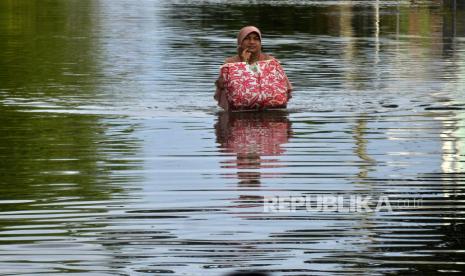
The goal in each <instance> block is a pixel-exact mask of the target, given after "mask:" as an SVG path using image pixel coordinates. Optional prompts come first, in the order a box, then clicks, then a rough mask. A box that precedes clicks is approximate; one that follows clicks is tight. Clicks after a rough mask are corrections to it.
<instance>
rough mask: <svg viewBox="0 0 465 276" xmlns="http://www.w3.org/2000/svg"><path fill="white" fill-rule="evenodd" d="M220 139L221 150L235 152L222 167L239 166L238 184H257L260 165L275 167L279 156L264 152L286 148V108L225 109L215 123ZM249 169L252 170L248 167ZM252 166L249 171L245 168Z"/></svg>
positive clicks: (279, 150) (254, 185)
mask: <svg viewBox="0 0 465 276" xmlns="http://www.w3.org/2000/svg"><path fill="white" fill-rule="evenodd" d="M215 129H216V137H217V142H218V143H219V144H220V145H221V148H222V149H223V150H222V151H224V152H228V153H235V154H236V159H235V160H232V161H226V162H225V163H224V164H223V166H222V167H223V168H236V169H238V173H237V177H238V179H239V185H240V186H245V187H257V186H259V184H260V177H261V175H260V172H259V171H258V170H259V169H261V168H264V167H267V168H270V167H276V165H273V162H276V160H272V159H267V160H266V164H263V163H264V161H263V160H262V159H261V157H262V156H278V155H281V154H282V153H283V152H284V149H283V148H282V144H284V143H287V142H288V140H289V138H290V136H291V123H290V121H289V119H288V118H287V112H282V111H281V112H280V111H273V112H241V113H228V112H223V113H221V114H220V116H219V118H218V122H217V124H216V125H215ZM249 169H250V170H249ZM244 170H249V171H244Z"/></svg>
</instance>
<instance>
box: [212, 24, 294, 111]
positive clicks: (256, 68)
mask: <svg viewBox="0 0 465 276" xmlns="http://www.w3.org/2000/svg"><path fill="white" fill-rule="evenodd" d="M261 43H262V34H261V32H260V30H259V29H258V28H256V27H254V26H247V27H244V28H242V29H241V30H240V31H239V34H238V35H237V55H236V56H233V57H229V58H227V59H226V60H225V63H224V65H223V66H222V67H221V70H220V76H219V77H218V80H217V81H216V93H215V97H214V98H215V99H216V100H217V101H218V105H219V106H220V107H222V108H223V109H224V110H227V111H228V110H253V109H269V108H285V107H286V105H287V102H288V100H289V99H290V98H291V91H292V86H291V83H290V82H289V80H288V78H287V76H286V73H284V70H283V68H282V67H281V65H280V63H279V61H278V60H276V59H275V58H273V57H272V56H270V55H267V54H264V53H262V51H261V50H262V44H261Z"/></svg>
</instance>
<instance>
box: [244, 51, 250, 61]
mask: <svg viewBox="0 0 465 276" xmlns="http://www.w3.org/2000/svg"><path fill="white" fill-rule="evenodd" d="M250 55H251V53H250V52H249V51H248V50H247V49H244V51H242V60H244V61H249V59H250Z"/></svg>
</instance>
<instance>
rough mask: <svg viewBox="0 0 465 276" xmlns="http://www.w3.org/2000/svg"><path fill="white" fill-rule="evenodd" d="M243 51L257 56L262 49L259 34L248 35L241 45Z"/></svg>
mask: <svg viewBox="0 0 465 276" xmlns="http://www.w3.org/2000/svg"><path fill="white" fill-rule="evenodd" d="M241 48H242V49H247V50H248V51H249V52H251V53H252V54H257V53H259V52H260V50H261V48H262V43H261V41H260V36H258V34H257V33H250V34H248V35H247V36H246V37H245V38H244V40H242V43H241Z"/></svg>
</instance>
